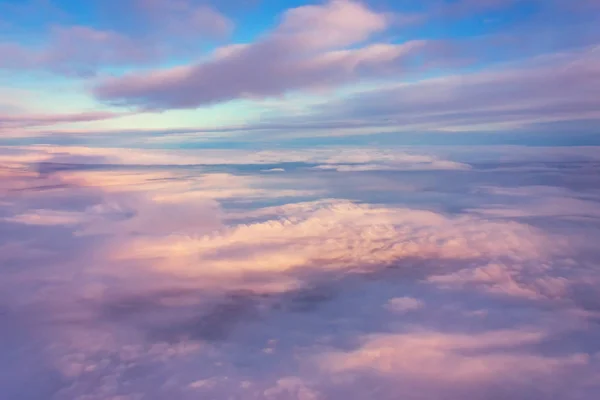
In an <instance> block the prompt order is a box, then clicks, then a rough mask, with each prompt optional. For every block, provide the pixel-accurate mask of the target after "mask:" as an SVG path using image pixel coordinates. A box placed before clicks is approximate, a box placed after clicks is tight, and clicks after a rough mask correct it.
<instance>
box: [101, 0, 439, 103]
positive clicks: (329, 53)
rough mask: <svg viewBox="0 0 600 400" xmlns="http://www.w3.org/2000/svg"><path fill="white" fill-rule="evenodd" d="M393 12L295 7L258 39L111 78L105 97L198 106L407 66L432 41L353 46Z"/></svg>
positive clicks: (353, 5) (341, 4) (336, 2)
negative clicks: (204, 57)
mask: <svg viewBox="0 0 600 400" xmlns="http://www.w3.org/2000/svg"><path fill="white" fill-rule="evenodd" d="M391 21H392V19H391V18H390V17H389V16H388V15H387V14H380V13H376V12H374V11H371V10H370V9H368V8H366V7H365V6H364V5H362V4H361V3H357V2H353V1H342V0H333V1H331V2H329V3H327V4H325V5H320V6H303V7H299V8H296V9H291V10H288V11H287V12H286V13H285V14H284V15H283V18H282V22H281V24H280V25H279V26H278V27H277V28H276V29H275V30H274V31H273V32H271V33H269V34H267V35H266V36H264V37H263V38H262V39H260V40H258V41H257V42H255V43H252V44H247V45H235V46H228V47H224V48H221V49H218V50H217V51H216V52H215V53H214V54H213V58H212V59H209V60H208V61H205V62H200V63H197V64H193V65H188V66H181V67H176V68H172V69H167V70H156V71H152V72H149V73H144V74H129V75H125V76H121V77H116V78H108V79H105V80H102V81H100V82H99V83H98V85H97V86H96V88H95V89H94V94H95V95H96V96H97V97H98V98H99V99H101V100H104V101H108V102H114V103H122V104H133V105H138V106H141V107H143V108H149V109H167V108H194V107H198V106H201V105H204V104H211V103H218V102H224V101H228V100H232V99H238V98H246V97H251V98H266V97H272V96H280V95H283V94H285V93H287V92H289V91H294V90H310V89H321V88H329V87H335V86H337V85H340V84H343V83H346V82H348V81H351V80H353V79H356V78H358V77H360V76H365V75H366V76H368V75H372V74H374V73H381V72H385V71H388V72H390V71H394V72H397V71H399V70H400V71H402V67H403V66H404V65H403V64H404V63H405V62H406V61H407V60H410V59H412V57H413V56H414V55H415V54H421V53H422V51H423V50H425V49H426V48H428V43H427V42H423V41H412V42H407V43H404V44H400V45H388V44H372V45H367V46H364V47H358V48H352V49H348V48H347V47H349V46H355V45H359V44H361V43H363V42H365V41H366V40H367V39H369V38H371V37H372V35H374V34H376V33H379V32H382V31H384V30H385V29H386V28H387V27H388V26H389V25H390V23H391Z"/></svg>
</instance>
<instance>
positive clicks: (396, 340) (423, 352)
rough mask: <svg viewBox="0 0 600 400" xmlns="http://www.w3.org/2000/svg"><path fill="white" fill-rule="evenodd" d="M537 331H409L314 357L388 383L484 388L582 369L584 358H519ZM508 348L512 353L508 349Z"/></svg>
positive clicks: (538, 337) (536, 338)
mask: <svg viewBox="0 0 600 400" xmlns="http://www.w3.org/2000/svg"><path fill="white" fill-rule="evenodd" d="M542 338H543V336H542V335H541V334H540V333H537V332H526V331H523V332H522V331H496V332H489V333H481V334H471V335H461V334H439V333H430V332H414V333H406V334H389V335H385V334H382V335H372V336H368V337H365V338H364V339H363V343H362V345H361V346H360V347H359V348H358V349H356V350H353V351H348V352H331V353H329V354H324V355H323V356H321V357H319V359H320V361H319V362H320V364H321V365H322V367H323V369H324V370H326V371H333V372H336V373H341V372H347V371H356V370H362V371H365V372H367V371H374V372H377V373H380V374H385V375H388V376H389V377H390V378H392V379H399V380H403V381H405V380H406V381H413V383H414V381H417V382H421V384H426V382H435V383H436V385H440V384H441V385H444V384H448V383H461V384H467V385H469V384H471V385H481V384H486V383H488V382H490V381H506V382H507V383H508V382H513V383H520V382H522V380H523V377H524V376H526V377H529V379H534V378H535V377H538V378H539V377H543V376H544V375H546V376H547V375H552V374H553V373H554V372H555V371H556V370H558V369H568V368H573V367H578V366H585V364H587V362H588V357H587V355H585V354H576V355H573V356H569V357H564V358H555V357H543V356H538V355H529V354H523V353H522V352H520V351H518V350H515V349H518V348H519V346H521V345H523V344H530V343H536V342H540V341H541V339H542ZM511 348H513V350H512V351H511Z"/></svg>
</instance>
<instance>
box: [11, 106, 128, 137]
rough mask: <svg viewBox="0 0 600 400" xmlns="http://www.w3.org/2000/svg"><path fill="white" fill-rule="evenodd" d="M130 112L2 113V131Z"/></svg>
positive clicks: (109, 117)
mask: <svg viewBox="0 0 600 400" xmlns="http://www.w3.org/2000/svg"><path fill="white" fill-rule="evenodd" d="M129 114H130V113H123V112H111V111H90V112H79V113H70V114H27V113H26V114H2V113H0V131H7V132H10V131H12V130H13V129H20V128H35V127H42V126H52V125H59V124H70V123H77V122H90V121H103V120H108V119H113V118H120V117H123V116H126V115H129Z"/></svg>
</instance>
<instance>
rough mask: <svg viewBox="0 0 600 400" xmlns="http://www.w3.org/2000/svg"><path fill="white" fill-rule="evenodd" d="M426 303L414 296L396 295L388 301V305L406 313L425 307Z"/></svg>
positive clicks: (396, 310) (397, 311)
mask: <svg viewBox="0 0 600 400" xmlns="http://www.w3.org/2000/svg"><path fill="white" fill-rule="evenodd" d="M424 306H425V304H424V303H423V302H422V301H420V300H418V299H414V298H412V297H396V298H393V299H391V300H390V301H388V303H387V304H386V307H387V309H388V310H390V311H392V312H395V313H405V312H409V311H414V310H418V309H420V308H423V307H424Z"/></svg>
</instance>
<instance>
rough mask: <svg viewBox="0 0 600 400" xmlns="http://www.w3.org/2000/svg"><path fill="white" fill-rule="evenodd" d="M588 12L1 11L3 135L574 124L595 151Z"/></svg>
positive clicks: (516, 5)
mask: <svg viewBox="0 0 600 400" xmlns="http://www.w3.org/2000/svg"><path fill="white" fill-rule="evenodd" d="M598 7H599V5H598V2H597V1H596V0H481V1H478V0H426V1H419V2H414V1H389V0H370V1H363V2H358V1H350V0H331V1H313V2H307V1H290V0H285V1H269V0H227V1H219V2H215V1H210V0H119V1H116V0H104V1H99V0H98V1H95V0H94V1H85V2H81V1H70V0H2V1H1V2H0V98H1V99H2V100H1V102H0V129H1V133H2V138H3V139H4V140H7V138H9V139H12V140H14V138H27V137H35V138H37V140H38V143H40V142H42V141H50V140H57V139H56V137H58V136H69V135H75V136H76V138H77V139H80V140H82V137H83V138H85V139H87V140H94V139H95V138H97V137H98V135H99V134H102V135H104V136H103V137H102V138H101V139H100V140H99V141H100V142H101V143H102V144H103V145H109V144H112V143H118V142H119V141H122V140H124V139H123V137H122V136H126V135H125V133H124V132H129V133H132V132H135V133H137V134H140V135H141V137H137V138H136V142H137V143H138V145H141V144H142V143H146V142H151V141H152V140H155V139H156V137H157V136H159V137H164V136H167V135H168V136H169V137H172V136H173V135H174V134H177V135H186V134H190V133H191V134H194V136H195V137H196V139H197V140H198V138H200V137H204V138H206V140H210V141H212V142H214V141H219V142H223V143H225V142H226V141H234V142H239V143H241V142H244V143H248V144H250V143H252V142H261V143H269V142H273V141H276V142H277V143H284V142H286V141H290V140H293V139H299V138H307V140H310V138H314V137H327V136H330V135H331V130H333V129H335V130H336V132H337V135H351V136H359V137H365V136H369V135H371V134H382V133H388V134H389V135H387V136H386V139H389V140H391V141H394V140H396V141H398V140H402V139H403V138H405V136H407V135H410V134H414V133H418V134H422V133H432V134H436V133H457V134H458V135H456V136H458V137H462V136H464V135H465V132H468V133H471V132H477V133H484V134H488V135H489V134H498V133H514V132H517V131H518V132H519V133H521V138H522V139H521V141H522V142H527V140H528V139H529V137H530V136H532V137H533V139H532V140H534V139H535V135H540V134H544V133H553V134H554V135H557V134H561V135H566V134H568V132H566V131H567V130H571V131H574V132H572V133H575V134H577V135H580V136H585V139H583V141H584V142H585V141H586V140H587V142H589V143H595V140H596V139H595V137H594V135H593V134H594V133H595V127H596V124H597V120H598V108H599V107H598V106H599V104H598V96H597V95H596V92H597V91H598V86H597V83H598V62H599V60H598V57H599V56H598V54H599V53H598V43H599V35H600V32H599V29H598V28H597V23H596V22H597V17H596V16H597V13H598V12H600V11H599V10H598ZM49 136H50V137H51V138H48V137H49ZM494 136H496V137H497V136H498V135H494ZM482 137H483V136H482ZM52 138H54V139H52ZM182 138H184V137H183V136H182ZM418 139H419V141H420V142H421V143H422V144H428V141H427V136H426V135H422V136H421V137H419V138H418ZM366 140H368V139H364V140H363V142H364V141H366ZM581 140H582V139H579V141H581ZM409 142H410V139H409V138H407V139H406V143H409Z"/></svg>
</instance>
